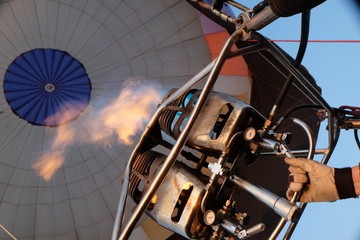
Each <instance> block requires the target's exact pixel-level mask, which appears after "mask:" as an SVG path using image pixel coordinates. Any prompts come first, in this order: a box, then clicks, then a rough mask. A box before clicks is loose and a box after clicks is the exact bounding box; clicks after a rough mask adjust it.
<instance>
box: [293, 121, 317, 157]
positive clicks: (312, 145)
mask: <svg viewBox="0 0 360 240" xmlns="http://www.w3.org/2000/svg"><path fill="white" fill-rule="evenodd" d="M293 122H294V123H296V124H297V125H299V126H301V127H302V128H303V129H304V130H305V132H306V134H307V136H308V140H309V152H308V155H307V157H306V158H307V159H313V158H314V154H315V139H314V135H313V133H312V131H311V128H310V127H309V126H308V125H307V124H306V123H305V122H303V121H301V120H300V119H298V118H294V119H293Z"/></svg>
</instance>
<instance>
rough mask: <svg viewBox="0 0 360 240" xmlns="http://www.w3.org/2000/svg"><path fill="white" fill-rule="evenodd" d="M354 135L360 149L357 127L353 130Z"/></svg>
mask: <svg viewBox="0 0 360 240" xmlns="http://www.w3.org/2000/svg"><path fill="white" fill-rule="evenodd" d="M354 136H355V141H356V144H357V145H358V147H359V150H360V140H359V135H358V130H357V129H355V130H354Z"/></svg>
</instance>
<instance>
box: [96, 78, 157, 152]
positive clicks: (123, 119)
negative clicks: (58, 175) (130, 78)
mask: <svg viewBox="0 0 360 240" xmlns="http://www.w3.org/2000/svg"><path fill="white" fill-rule="evenodd" d="M138 87H139V86H137V84H131V85H129V86H127V87H126V88H124V90H123V91H122V92H121V93H120V95H119V96H118V98H117V99H115V100H114V101H113V102H112V103H111V104H109V106H107V107H106V108H104V109H103V110H102V111H101V113H100V119H99V121H98V122H99V123H101V126H102V129H101V131H96V132H94V133H93V137H94V140H100V139H105V138H107V137H109V135H110V134H113V133H116V135H117V137H118V141H119V142H121V143H123V144H126V145H131V144H133V139H132V138H133V137H134V136H135V135H136V133H137V132H138V130H139V129H143V128H144V122H145V120H147V119H149V118H150V113H151V110H152V106H153V105H154V104H155V103H156V102H159V100H160V97H159V94H158V93H157V92H156V90H155V89H154V88H151V87H140V88H139V89H138ZM104 130H105V131H104Z"/></svg>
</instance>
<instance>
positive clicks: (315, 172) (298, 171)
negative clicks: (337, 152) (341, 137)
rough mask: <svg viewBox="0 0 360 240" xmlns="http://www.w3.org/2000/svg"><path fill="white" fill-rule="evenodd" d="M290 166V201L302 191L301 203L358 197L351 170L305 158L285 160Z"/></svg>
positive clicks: (288, 196) (287, 194)
mask: <svg viewBox="0 0 360 240" xmlns="http://www.w3.org/2000/svg"><path fill="white" fill-rule="evenodd" d="M285 162H286V163H287V164H289V165H290V167H289V171H290V175H289V182H290V184H289V187H288V190H287V193H286V196H287V198H288V199H291V197H292V196H293V195H294V192H298V191H301V190H302V194H301V196H300V199H299V201H300V202H333V201H336V200H339V199H344V198H348V197H356V194H355V189H354V184H353V181H352V174H351V168H344V169H336V168H332V167H329V166H327V165H324V164H321V163H319V162H316V161H314V160H309V159H305V158H285Z"/></svg>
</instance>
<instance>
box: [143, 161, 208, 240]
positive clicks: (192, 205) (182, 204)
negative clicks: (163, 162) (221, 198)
mask: <svg viewBox="0 0 360 240" xmlns="http://www.w3.org/2000/svg"><path fill="white" fill-rule="evenodd" d="M196 176H198V175H194V174H192V172H191V169H189V168H188V167H186V166H185V165H184V164H181V163H179V162H176V163H175V164H174V165H173V167H172V168H171V169H170V171H169V173H168V175H167V177H166V178H165V179H164V182H163V184H161V186H160V187H159V188H158V189H157V191H156V193H155V195H154V198H153V201H152V204H154V207H153V208H152V210H151V211H147V214H148V215H149V216H150V217H151V218H153V219H154V220H155V221H156V222H157V223H159V224H160V225H161V226H163V227H165V228H167V229H169V230H171V231H173V232H176V233H178V234H180V235H182V236H187V237H188V238H194V239H199V238H201V237H203V236H202V234H204V231H205V230H206V228H207V226H206V225H205V224H203V223H202V213H201V211H200V200H201V198H202V195H203V194H204V188H205V183H204V181H201V180H200V179H199V178H197V177H196Z"/></svg>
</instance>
